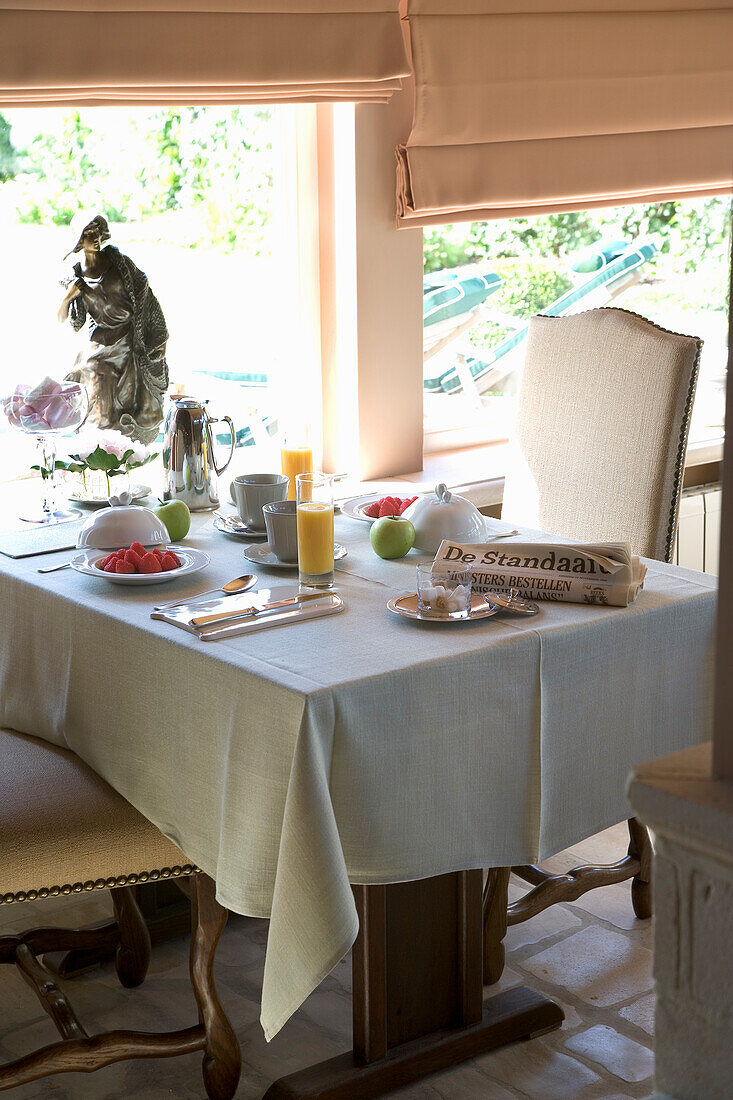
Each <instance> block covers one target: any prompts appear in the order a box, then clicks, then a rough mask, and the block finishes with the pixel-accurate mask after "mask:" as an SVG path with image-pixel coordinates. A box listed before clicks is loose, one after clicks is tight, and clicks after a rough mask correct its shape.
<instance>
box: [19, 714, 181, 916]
mask: <svg viewBox="0 0 733 1100" xmlns="http://www.w3.org/2000/svg"><path fill="white" fill-rule="evenodd" d="M195 870H196V868H195V867H194V866H193V865H192V864H191V863H190V861H189V860H188V859H187V858H186V856H185V855H184V854H183V852H182V851H181V850H180V848H177V847H176V845H175V844H173V843H172V841H170V840H168V839H167V838H166V837H164V836H163V834H162V833H161V832H160V831H159V830H158V829H156V827H155V826H154V825H152V824H151V823H150V822H149V821H148V820H147V819H146V818H145V817H143V815H142V814H141V813H138V811H137V810H136V809H134V807H133V806H131V805H130V803H129V802H127V801H126V800H125V799H124V798H122V797H121V796H120V795H119V794H117V792H116V791H114V790H112V788H111V787H110V786H109V784H107V783H105V781H104V780H103V779H101V778H100V777H99V776H98V775H97V774H96V772H94V771H92V769H91V768H90V767H88V766H87V765H86V764H85V763H84V761H83V760H80V759H79V757H78V756H76V755H75V754H74V753H73V752H69V751H68V750H67V749H62V748H59V747H58V746H56V745H52V744H50V743H49V742H48V741H42V740H41V739H40V738H37V737H29V736H28V735H26V734H22V733H16V732H15V731H13V730H8V729H0V904H7V903H9V902H13V901H26V900H29V901H31V900H33V899H34V898H37V897H49V896H55V895H58V894H69V893H75V892H79V891H81V890H93V889H109V888H111V887H115V886H125V885H134V884H135V883H138V882H149V881H155V880H156V879H161V878H172V877H177V876H179V875H189V874H191V873H192V872H194V871H195Z"/></svg>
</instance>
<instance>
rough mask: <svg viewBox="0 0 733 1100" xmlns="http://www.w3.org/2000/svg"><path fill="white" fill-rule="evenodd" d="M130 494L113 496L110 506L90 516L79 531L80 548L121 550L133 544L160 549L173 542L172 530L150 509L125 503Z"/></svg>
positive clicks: (78, 543)
mask: <svg viewBox="0 0 733 1100" xmlns="http://www.w3.org/2000/svg"><path fill="white" fill-rule="evenodd" d="M126 498H127V499H129V494H127V493H121V494H120V496H119V497H110V507H109V508H102V509H100V511H99V512H95V513H94V514H93V515H91V516H90V517H89V519H88V520H87V521H86V523H85V524H84V525H83V526H82V528H81V530H80V531H79V537H78V538H77V540H76V545H77V546H78V548H79V549H80V550H87V549H92V550H119V549H120V548H121V547H123V546H129V545H130V544H131V543H133V542H141V543H142V544H143V546H160V545H163V544H165V543H169V542H170V541H171V540H170V535H169V534H168V528H167V527H166V526H165V524H164V523H163V521H162V520H160V519H158V517H157V516H156V514H155V512H152V511H151V510H150V508H140V507H138V506H137V505H130V504H121V505H118V504H117V501H118V500H120V501H124V500H125V499H126Z"/></svg>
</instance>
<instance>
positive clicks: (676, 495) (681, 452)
mask: <svg viewBox="0 0 733 1100" xmlns="http://www.w3.org/2000/svg"><path fill="white" fill-rule="evenodd" d="M596 308H597V309H605V310H609V311H610V312H612V313H628V315H629V316H630V317H637V318H638V319H639V320H640V321H643V322H644V323H645V324H647V325H650V326H651V328H655V329H657V331H658V332H664V333H666V334H667V335H668V336H683V337H684V338H685V339H686V340H694V341H695V343H696V345H697V355H696V356H695V362H694V363H693V364H692V372H691V374H690V385H689V388H688V391H687V400H686V401H685V408H684V411H683V413H682V428H681V430H680V443H679V447H678V448H677V458H676V460H675V469H674V484H673V486H672V504H671V506H670V509H669V523H668V525H667V538H666V540H665V543H664V560H665V561H666V562H669V561H670V560H671V558H672V544H673V542H674V536H675V531H676V530H677V512H678V510H679V506H680V494H681V492H682V478H683V475H684V461H685V454H686V452H687V437H688V435H689V431H690V419H691V415H692V403H693V401H694V400H695V388H696V386H697V375H698V371H699V369H700V356H701V354H702V340H701V339H700V338H699V337H698V336H690V335H689V334H688V333H685V332H673V331H672V329H668V328H664V327H663V326H662V325H657V324H655V322H654V321H650V320H649V318H648V317H644V316H643V315H642V314H641V313H636V312H635V311H634V310H633V309H624V308H623V307H622V306H597V307H596ZM593 312H594V310H592V309H585V310H581V313H593ZM580 315H581V314H580V313H577V314H573V316H575V317H579V316H580ZM540 316H541V317H547V319H548V320H550V321H552V320H557V318H555V317H552V316H548V314H546V313H542V314H540Z"/></svg>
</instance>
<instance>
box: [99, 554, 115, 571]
mask: <svg viewBox="0 0 733 1100" xmlns="http://www.w3.org/2000/svg"><path fill="white" fill-rule="evenodd" d="M113 559H114V560H115V561H117V558H116V557H115V555H114V554H108V555H107V557H106V558H100V560H99V561H98V562H97V569H106V567H107V566H108V565H109V563H110V562H111V561H112V560H113Z"/></svg>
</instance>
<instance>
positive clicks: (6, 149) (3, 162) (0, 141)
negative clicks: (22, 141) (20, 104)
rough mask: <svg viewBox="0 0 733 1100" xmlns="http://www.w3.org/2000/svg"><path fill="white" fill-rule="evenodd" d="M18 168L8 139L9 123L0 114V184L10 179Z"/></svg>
mask: <svg viewBox="0 0 733 1100" xmlns="http://www.w3.org/2000/svg"><path fill="white" fill-rule="evenodd" d="M17 167H18V156H17V153H16V151H15V147H14V145H13V143H12V141H11V139H10V123H9V122H8V120H7V119H6V118H5V116H4V115H3V114H0V183H5V181H6V180H9V179H12V178H13V176H14V175H15V173H16V171H17Z"/></svg>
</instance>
